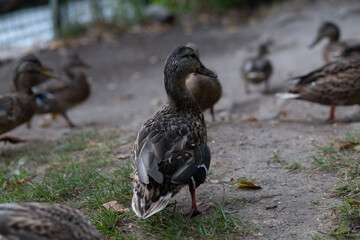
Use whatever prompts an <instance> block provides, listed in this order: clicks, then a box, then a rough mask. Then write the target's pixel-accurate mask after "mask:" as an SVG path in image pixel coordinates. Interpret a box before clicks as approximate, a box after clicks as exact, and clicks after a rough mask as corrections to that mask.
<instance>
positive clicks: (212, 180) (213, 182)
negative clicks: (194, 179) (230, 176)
mask: <svg viewBox="0 0 360 240" xmlns="http://www.w3.org/2000/svg"><path fill="white" fill-rule="evenodd" d="M206 182H208V183H212V184H218V183H219V182H220V181H219V180H218V179H211V178H209V177H207V178H206Z"/></svg>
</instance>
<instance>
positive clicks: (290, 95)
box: [275, 92, 300, 99]
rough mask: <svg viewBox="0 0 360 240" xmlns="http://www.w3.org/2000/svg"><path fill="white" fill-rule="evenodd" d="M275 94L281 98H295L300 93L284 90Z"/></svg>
mask: <svg viewBox="0 0 360 240" xmlns="http://www.w3.org/2000/svg"><path fill="white" fill-rule="evenodd" d="M275 96H276V97H278V98H281V99H296V98H299V97H300V94H298V93H289V92H285V93H277V94H275Z"/></svg>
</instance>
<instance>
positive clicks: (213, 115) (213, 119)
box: [210, 106, 215, 122]
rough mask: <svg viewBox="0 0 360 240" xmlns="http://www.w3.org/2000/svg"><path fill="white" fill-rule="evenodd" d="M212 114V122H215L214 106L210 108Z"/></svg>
mask: <svg viewBox="0 0 360 240" xmlns="http://www.w3.org/2000/svg"><path fill="white" fill-rule="evenodd" d="M210 113H211V117H212V121H213V122H215V111H214V106H212V107H211V108H210Z"/></svg>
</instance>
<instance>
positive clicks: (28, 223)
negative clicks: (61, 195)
mask: <svg viewBox="0 0 360 240" xmlns="http://www.w3.org/2000/svg"><path fill="white" fill-rule="evenodd" d="M0 239H4V240H15V239H16V240H100V239H103V238H102V237H101V236H100V234H99V232H98V231H97V230H96V229H95V227H94V226H92V225H91V223H90V222H89V220H88V219H87V218H86V217H85V216H84V215H83V214H81V213H80V212H79V211H78V210H75V209H72V208H70V207H66V206H61V205H58V204H50V203H21V204H10V203H9V204H0Z"/></svg>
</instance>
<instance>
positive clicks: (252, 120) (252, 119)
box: [242, 117, 259, 122]
mask: <svg viewBox="0 0 360 240" xmlns="http://www.w3.org/2000/svg"><path fill="white" fill-rule="evenodd" d="M242 121H243V122H258V121H259V120H258V119H257V118H256V117H246V118H243V119H242Z"/></svg>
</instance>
